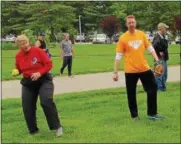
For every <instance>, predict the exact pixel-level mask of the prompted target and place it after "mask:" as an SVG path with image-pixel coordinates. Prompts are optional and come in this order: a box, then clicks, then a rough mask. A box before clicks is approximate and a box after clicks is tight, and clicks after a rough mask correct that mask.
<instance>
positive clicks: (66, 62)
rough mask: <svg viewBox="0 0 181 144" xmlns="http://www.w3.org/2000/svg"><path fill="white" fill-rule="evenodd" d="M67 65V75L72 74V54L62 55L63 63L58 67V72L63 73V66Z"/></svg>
mask: <svg viewBox="0 0 181 144" xmlns="http://www.w3.org/2000/svg"><path fill="white" fill-rule="evenodd" d="M66 66H68V75H69V76H70V75H72V72H71V71H72V56H64V58H63V64H62V67H61V69H60V73H61V74H63V71H64V69H65V67H66Z"/></svg>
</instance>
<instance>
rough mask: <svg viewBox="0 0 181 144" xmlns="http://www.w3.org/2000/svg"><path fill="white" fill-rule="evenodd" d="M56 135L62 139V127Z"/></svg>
mask: <svg viewBox="0 0 181 144" xmlns="http://www.w3.org/2000/svg"><path fill="white" fill-rule="evenodd" d="M56 135H57V137H60V136H62V135H63V130H62V127H60V128H58V129H57V132H56Z"/></svg>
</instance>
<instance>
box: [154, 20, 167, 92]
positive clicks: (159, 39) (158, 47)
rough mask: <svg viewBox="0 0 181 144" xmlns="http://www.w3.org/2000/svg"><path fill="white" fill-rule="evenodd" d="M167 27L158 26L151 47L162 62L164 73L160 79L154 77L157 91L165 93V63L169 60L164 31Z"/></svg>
mask: <svg viewBox="0 0 181 144" xmlns="http://www.w3.org/2000/svg"><path fill="white" fill-rule="evenodd" d="M167 28H168V26H167V25H166V24H164V23H159V24H158V33H157V34H156V35H155V36H154V38H153V42H152V44H153V47H154V49H155V51H156V53H157V55H158V57H159V59H160V60H162V63H163V65H164V73H163V75H161V76H160V77H156V82H157V87H158V90H161V91H165V90H166V81H167V71H168V70H167V61H168V59H169V56H168V40H167V39H166V38H165V35H166V32H167V31H166V30H167Z"/></svg>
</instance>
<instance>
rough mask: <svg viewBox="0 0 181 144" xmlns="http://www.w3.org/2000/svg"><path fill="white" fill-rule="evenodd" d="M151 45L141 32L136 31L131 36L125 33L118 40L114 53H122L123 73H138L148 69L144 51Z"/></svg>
mask: <svg viewBox="0 0 181 144" xmlns="http://www.w3.org/2000/svg"><path fill="white" fill-rule="evenodd" d="M150 46H151V43H150V42H149V41H148V39H147V36H146V35H145V33H144V32H143V31H140V30H136V31H135V33H133V34H131V33H130V32H129V31H127V32H125V33H124V34H123V35H122V36H121V37H120V39H119V41H118V43H117V47H116V52H118V53H123V55H124V56H125V58H124V71H125V73H139V72H145V71H147V70H149V69H150V67H149V65H148V63H147V61H146V58H145V53H144V52H145V49H147V48H149V47H150Z"/></svg>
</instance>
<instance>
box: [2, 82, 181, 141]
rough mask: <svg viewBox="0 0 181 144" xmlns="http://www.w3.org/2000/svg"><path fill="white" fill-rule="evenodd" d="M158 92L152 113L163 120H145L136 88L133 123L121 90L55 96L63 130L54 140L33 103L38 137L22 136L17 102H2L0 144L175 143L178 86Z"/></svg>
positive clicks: (143, 96) (141, 96)
mask: <svg viewBox="0 0 181 144" xmlns="http://www.w3.org/2000/svg"><path fill="white" fill-rule="evenodd" d="M167 88H168V91H167V92H159V93H158V110H159V113H160V114H162V115H164V116H165V117H166V118H165V119H164V120H160V121H150V120H147V119H146V109H147V108H146V94H145V93H144V92H143V88H142V87H141V86H140V87H139V88H138V90H137V92H138V94H137V102H138V108H139V116H140V118H141V119H140V120H139V121H133V120H132V119H131V118H130V115H129V110H128V106H127V97H126V91H125V88H117V89H106V90H96V91H88V92H79V93H70V94H62V95H58V96H55V102H56V105H57V108H58V111H59V114H60V118H61V122H62V124H63V126H64V135H63V136H62V137H59V138H57V137H56V136H55V132H54V131H53V132H52V131H49V129H48V126H47V123H46V120H45V116H44V114H43V111H42V109H41V107H40V104H39V102H38V110H37V118H38V126H39V128H40V133H39V134H38V135H35V136H31V135H29V134H28V131H27V128H26V124H25V121H24V117H23V113H22V108H21V100H20V99H19V98H17V99H5V100H2V143H43V142H44V143H63V142H64V143H91V142H92V143H96V142H97V143H100V142H104V143H106V142H107V143H108V142H109V143H116V142H117V143H128V142H130V143H136V142H138V143H159V142H162V143H180V83H169V84H168V86H167Z"/></svg>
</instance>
